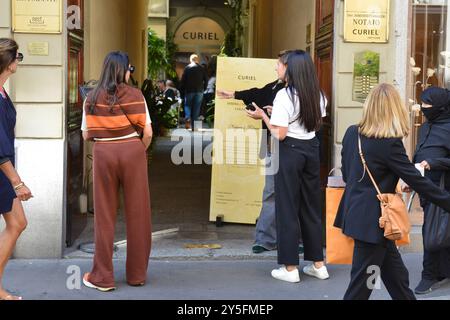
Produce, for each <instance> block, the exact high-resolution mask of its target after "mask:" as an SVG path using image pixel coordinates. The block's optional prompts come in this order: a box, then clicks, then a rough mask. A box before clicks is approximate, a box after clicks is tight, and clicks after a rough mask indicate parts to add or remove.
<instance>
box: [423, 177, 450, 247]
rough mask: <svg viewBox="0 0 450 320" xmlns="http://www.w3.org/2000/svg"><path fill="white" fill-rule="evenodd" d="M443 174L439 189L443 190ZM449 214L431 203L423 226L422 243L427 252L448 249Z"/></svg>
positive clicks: (449, 240) (449, 245) (449, 235)
mask: <svg viewBox="0 0 450 320" xmlns="http://www.w3.org/2000/svg"><path fill="white" fill-rule="evenodd" d="M445 176H446V174H445V173H444V174H443V175H442V177H441V183H440V186H441V189H442V190H444V189H445ZM449 220H450V214H449V213H448V212H446V211H445V210H444V209H442V208H441V207H438V206H437V205H435V204H434V203H431V204H430V205H429V206H428V208H427V210H426V212H425V222H424V225H423V243H424V248H425V250H427V251H430V252H433V251H439V250H442V249H444V248H449V247H450V221H449Z"/></svg>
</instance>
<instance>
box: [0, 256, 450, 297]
mask: <svg viewBox="0 0 450 320" xmlns="http://www.w3.org/2000/svg"><path fill="white" fill-rule="evenodd" d="M403 257H404V260H405V263H406V264H407V267H408V269H409V271H410V281H411V287H414V286H415V285H416V284H417V283H418V281H419V279H420V272H421V263H422V255H421V254H416V253H410V254H404V255H403ZM301 264H302V267H303V266H304V265H305V263H304V262H303V261H301ZM91 266H92V260H91V259H63V260H12V261H11V262H10V263H9V264H8V266H7V269H6V272H5V279H4V285H5V288H6V289H8V290H11V291H12V293H14V294H17V295H22V296H23V297H24V298H25V299H27V300H85V299H88V300H118V299H121V300H216V299H220V300H310V299H311V300H340V299H342V297H343V294H344V292H345V289H346V287H347V285H348V282H349V277H350V267H349V266H335V265H330V266H328V268H329V273H330V276H331V278H330V279H329V280H326V281H321V280H317V279H315V278H310V277H308V276H306V275H304V274H301V282H300V283H298V284H290V283H285V282H281V281H278V280H275V279H272V278H271V276H270V271H271V270H272V269H273V268H276V267H278V266H277V263H276V260H275V259H274V258H273V257H272V258H270V257H269V256H266V257H265V259H264V260H246V259H242V260H233V259H231V258H230V259H228V260H220V259H218V260H211V259H208V258H206V259H205V258H204V259H203V260H202V259H200V258H198V259H197V261H195V260H194V261H192V260H184V261H183V260H164V259H157V258H152V259H151V261H150V266H149V271H148V282H147V284H146V286H144V287H140V288H134V287H129V286H128V285H127V284H126V282H125V260H124V259H123V258H119V259H116V260H114V267H115V276H116V281H117V283H116V285H117V290H116V291H114V292H110V293H101V292H98V291H96V290H93V289H89V288H86V287H84V286H83V285H82V284H81V281H80V280H81V277H82V275H83V273H84V272H88V271H90V268H91ZM68 284H69V287H72V288H73V287H75V288H74V289H72V290H70V289H68V286H67V285H68ZM78 286H79V289H78V288H77V287H78ZM418 298H419V299H424V300H427V299H430V300H450V283H449V284H446V285H444V286H443V287H442V288H440V289H439V290H436V291H435V292H433V293H431V294H429V295H425V296H420V297H418ZM372 299H376V300H385V299H390V298H389V295H388V293H387V291H386V289H385V288H384V286H382V287H381V289H380V290H375V291H374V293H373V295H372Z"/></svg>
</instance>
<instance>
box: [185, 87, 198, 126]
mask: <svg viewBox="0 0 450 320" xmlns="http://www.w3.org/2000/svg"><path fill="white" fill-rule="evenodd" d="M202 101H203V92H193V93H188V94H186V98H185V103H184V112H185V114H186V120H188V119H189V120H191V122H192V123H193V122H194V121H195V120H197V119H198V117H200V108H201V107H202Z"/></svg>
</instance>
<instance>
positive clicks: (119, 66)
mask: <svg viewBox="0 0 450 320" xmlns="http://www.w3.org/2000/svg"><path fill="white" fill-rule="evenodd" d="M129 63H130V59H129V58H128V54H127V53H125V52H122V51H113V52H111V53H109V54H108V55H107V56H106V58H105V61H104V62H103V69H102V74H101V75H100V80H99V81H98V84H97V87H95V89H94V90H93V91H92V93H91V94H90V95H89V96H90V99H89V104H90V108H89V113H90V114H94V113H95V105H96V104H97V99H98V96H99V95H100V93H101V92H102V91H105V92H106V94H107V97H108V100H109V104H110V106H111V110H110V111H112V106H113V105H114V104H115V103H116V102H117V95H116V93H117V87H118V86H119V85H120V84H122V83H126V81H125V75H126V73H127V70H128V65H129Z"/></svg>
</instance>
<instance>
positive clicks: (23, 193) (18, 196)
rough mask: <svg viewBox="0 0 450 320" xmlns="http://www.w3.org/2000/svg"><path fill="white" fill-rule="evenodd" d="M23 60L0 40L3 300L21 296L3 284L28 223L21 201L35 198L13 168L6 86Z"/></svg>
mask: <svg viewBox="0 0 450 320" xmlns="http://www.w3.org/2000/svg"><path fill="white" fill-rule="evenodd" d="M22 60H23V55H22V54H21V53H19V52H18V45H17V43H16V42H15V41H14V40H11V39H0V217H3V219H5V223H6V228H5V229H4V230H3V231H2V232H1V233H0V300H21V299H22V298H21V297H15V296H13V295H11V294H10V293H8V292H6V291H5V290H4V289H3V287H2V285H1V283H2V277H3V272H4V270H5V267H6V264H7V262H8V260H9V258H10V256H11V254H12V252H13V250H14V247H15V245H16V241H17V239H18V238H19V236H20V234H21V233H22V232H23V231H24V230H25V228H26V226H27V219H26V217H25V213H24V211H23V207H22V203H21V201H28V200H29V199H30V198H31V197H32V195H31V192H30V190H29V189H28V187H27V186H26V185H25V183H23V182H22V180H21V179H20V176H19V175H18V173H17V171H16V170H15V169H14V165H15V154H14V139H15V137H14V127H15V125H16V110H15V108H14V105H13V103H12V102H11V99H10V98H9V96H8V94H7V93H6V91H5V89H4V88H3V86H4V84H5V82H6V81H7V80H8V78H9V77H10V76H11V75H12V74H14V73H15V72H16V69H17V65H18V63H19V62H20V61H22Z"/></svg>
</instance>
